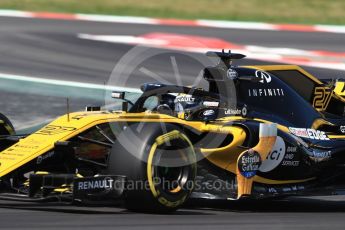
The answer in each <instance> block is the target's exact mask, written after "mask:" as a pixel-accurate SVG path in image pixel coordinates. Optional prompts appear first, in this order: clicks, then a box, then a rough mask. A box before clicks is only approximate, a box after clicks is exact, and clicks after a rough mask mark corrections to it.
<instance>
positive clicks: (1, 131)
mask: <svg viewBox="0 0 345 230" xmlns="http://www.w3.org/2000/svg"><path fill="white" fill-rule="evenodd" d="M11 134H14V127H13V125H12V123H11V121H10V120H9V119H8V118H7V117H6V116H5V115H3V114H2V113H0V136H1V135H11Z"/></svg>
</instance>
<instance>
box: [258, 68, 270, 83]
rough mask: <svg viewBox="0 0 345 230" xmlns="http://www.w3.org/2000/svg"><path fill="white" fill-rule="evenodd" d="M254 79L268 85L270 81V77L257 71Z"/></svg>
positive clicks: (263, 72)
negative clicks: (258, 79)
mask: <svg viewBox="0 0 345 230" xmlns="http://www.w3.org/2000/svg"><path fill="white" fill-rule="evenodd" d="M255 77H257V78H260V79H261V80H260V81H259V82H261V83H270V82H271V81H272V77H271V75H270V74H269V73H267V72H265V71H262V70H257V71H256V72H255Z"/></svg>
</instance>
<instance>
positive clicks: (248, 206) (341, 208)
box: [188, 196, 345, 212]
mask: <svg viewBox="0 0 345 230" xmlns="http://www.w3.org/2000/svg"><path fill="white" fill-rule="evenodd" d="M188 206H189V207H190V208H196V209H199V208H201V209H203V208H212V209H217V210H224V211H230V212H345V196H334V197H327V199H325V198H324V197H291V198H286V199H280V200H256V201H254V200H247V201H225V202H224V201H212V202H210V201H200V200H199V201H193V202H190V203H189V205H188Z"/></svg>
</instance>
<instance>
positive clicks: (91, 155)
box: [0, 52, 345, 212]
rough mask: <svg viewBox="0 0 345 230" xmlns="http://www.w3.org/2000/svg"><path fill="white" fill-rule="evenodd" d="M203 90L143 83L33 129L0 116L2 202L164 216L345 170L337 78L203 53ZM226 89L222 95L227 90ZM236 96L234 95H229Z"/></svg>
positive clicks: (327, 186)
mask: <svg viewBox="0 0 345 230" xmlns="http://www.w3.org/2000/svg"><path fill="white" fill-rule="evenodd" d="M207 55H209V56H214V57H216V58H219V60H220V61H219V63H218V64H217V65H215V66H210V67H207V68H205V69H204V78H205V79H206V80H207V81H208V83H209V88H208V89H207V90H203V89H198V88H193V87H182V86H176V85H164V84H160V83H153V84H152V83H151V84H144V85H143V86H142V88H141V89H142V91H143V93H142V94H141V96H140V97H139V98H138V99H137V100H135V101H130V100H128V97H127V96H126V95H127V94H126V92H113V93H112V97H113V98H115V99H118V100H121V102H122V104H121V105H122V109H121V110H116V111H115V110H114V111H112V110H102V109H100V108H98V107H88V108H87V110H86V111H83V112H76V113H70V114H66V115H64V116H62V117H59V118H57V119H56V120H54V121H52V122H51V123H49V124H48V125H46V126H44V127H43V128H41V129H39V130H37V131H36V132H33V133H31V134H29V135H15V133H14V130H13V126H12V125H11V123H10V121H9V120H8V119H6V118H5V117H4V116H2V115H1V117H0V135H1V139H0V178H1V180H0V198H1V199H8V200H19V201H61V200H62V201H70V202H72V203H78V202H81V203H101V202H108V203H113V204H114V203H117V202H118V201H121V202H122V203H123V204H124V205H125V206H126V207H127V208H129V209H131V210H138V211H152V212H169V211H173V210H176V209H177V208H179V207H180V206H181V205H183V204H184V203H185V202H186V201H187V200H188V199H192V198H198V199H226V200H232V199H234V200H236V199H245V198H254V199H259V198H273V197H279V196H290V195H300V194H320V193H325V194H334V192H335V191H336V190H337V188H339V186H341V185H342V182H343V178H344V174H345V169H344V163H345V119H344V106H345V100H344V98H343V97H342V94H343V90H344V83H343V82H341V81H336V82H335V81H328V82H321V81H320V80H318V79H316V78H315V77H313V76H312V75H311V74H309V73H307V72H306V71H304V70H303V69H301V68H299V67H297V66H283V65H277V66H243V67H236V66H232V65H231V61H232V60H233V59H240V58H243V57H244V55H241V54H233V53H224V52H208V53H207ZM229 95H230V96H229ZM234 98H235V99H236V100H234Z"/></svg>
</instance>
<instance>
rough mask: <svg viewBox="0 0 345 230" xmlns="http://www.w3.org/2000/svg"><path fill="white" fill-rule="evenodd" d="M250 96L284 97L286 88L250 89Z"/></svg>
mask: <svg viewBox="0 0 345 230" xmlns="http://www.w3.org/2000/svg"><path fill="white" fill-rule="evenodd" d="M248 96H249V97H283V96H285V95H284V90H283V89H279V88H272V89H266V88H260V89H248Z"/></svg>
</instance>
